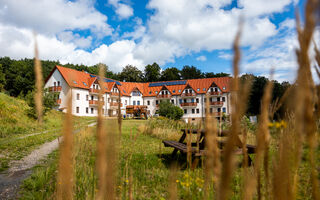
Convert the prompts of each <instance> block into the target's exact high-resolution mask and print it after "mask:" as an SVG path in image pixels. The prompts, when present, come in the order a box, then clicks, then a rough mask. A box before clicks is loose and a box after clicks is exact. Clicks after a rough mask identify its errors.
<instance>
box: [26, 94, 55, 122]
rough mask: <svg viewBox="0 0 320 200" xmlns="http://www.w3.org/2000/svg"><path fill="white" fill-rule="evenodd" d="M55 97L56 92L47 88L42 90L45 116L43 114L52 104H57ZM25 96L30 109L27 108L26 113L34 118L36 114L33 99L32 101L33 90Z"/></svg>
mask: <svg viewBox="0 0 320 200" xmlns="http://www.w3.org/2000/svg"><path fill="white" fill-rule="evenodd" d="M57 97H58V93H54V92H48V90H47V89H45V90H44V92H43V116H45V114H46V113H47V112H48V111H49V110H51V109H52V108H53V107H54V106H56V105H57V104H56V99H57ZM25 98H26V101H27V103H28V105H29V106H30V109H29V110H28V115H29V116H31V117H33V118H35V119H36V118H37V114H36V105H35V101H34V90H33V91H32V92H29V93H28V94H27V95H26V97H25Z"/></svg>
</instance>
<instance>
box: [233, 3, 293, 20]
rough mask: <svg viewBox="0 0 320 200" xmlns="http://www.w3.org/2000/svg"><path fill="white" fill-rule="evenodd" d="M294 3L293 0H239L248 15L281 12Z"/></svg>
mask: <svg viewBox="0 0 320 200" xmlns="http://www.w3.org/2000/svg"><path fill="white" fill-rule="evenodd" d="M291 3H292V0H268V1H265V0H239V6H241V7H243V11H244V12H243V13H244V14H245V16H247V17H254V16H261V15H267V14H272V13H281V12H283V11H284V10H285V8H286V7H287V6H288V5H290V4H291Z"/></svg>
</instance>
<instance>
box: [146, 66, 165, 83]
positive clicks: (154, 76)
mask: <svg viewBox="0 0 320 200" xmlns="http://www.w3.org/2000/svg"><path fill="white" fill-rule="evenodd" d="M160 70H161V68H160V67H159V65H158V64H157V63H153V64H152V65H147V66H145V68H144V81H145V82H153V81H159V79H160Z"/></svg>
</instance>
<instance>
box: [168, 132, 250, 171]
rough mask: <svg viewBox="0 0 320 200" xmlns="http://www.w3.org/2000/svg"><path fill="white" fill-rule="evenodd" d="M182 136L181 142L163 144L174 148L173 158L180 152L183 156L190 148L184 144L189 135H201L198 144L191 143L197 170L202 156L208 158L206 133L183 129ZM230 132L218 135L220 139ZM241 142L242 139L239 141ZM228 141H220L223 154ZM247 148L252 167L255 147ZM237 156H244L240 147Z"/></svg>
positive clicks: (248, 146)
mask: <svg viewBox="0 0 320 200" xmlns="http://www.w3.org/2000/svg"><path fill="white" fill-rule="evenodd" d="M181 131H182V135H181V138H180V139H179V141H172V140H163V141H162V142H163V144H164V146H165V147H172V148H174V150H173V152H172V157H175V156H176V154H177V152H178V151H180V153H182V154H187V153H188V147H187V144H186V143H185V142H184V141H185V139H186V136H187V134H189V133H191V134H198V133H199V134H200V137H198V138H197V139H198V140H197V142H193V143H191V149H190V153H191V154H192V156H193V157H194V161H193V163H192V168H195V167H196V166H197V164H198V162H199V158H200V157H201V156H206V154H207V151H206V150H205V131H204V130H196V129H181ZM228 133H229V132H228V131H222V132H221V133H218V137H224V136H227V135H228ZM239 140H240V139H239ZM225 144H226V141H224V140H218V147H219V148H220V153H221V154H222V153H223V147H224V146H225ZM246 148H247V154H248V164H249V165H251V163H252V160H251V158H250V156H249V154H254V153H255V151H256V146H255V145H250V144H246ZM234 153H235V154H236V155H243V154H244V153H243V151H242V146H238V148H236V150H235V152H234Z"/></svg>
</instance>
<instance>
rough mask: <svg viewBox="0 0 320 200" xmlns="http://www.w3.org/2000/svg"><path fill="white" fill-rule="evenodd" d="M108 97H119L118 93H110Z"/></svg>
mask: <svg viewBox="0 0 320 200" xmlns="http://www.w3.org/2000/svg"><path fill="white" fill-rule="evenodd" d="M110 96H111V97H119V93H118V92H110Z"/></svg>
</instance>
